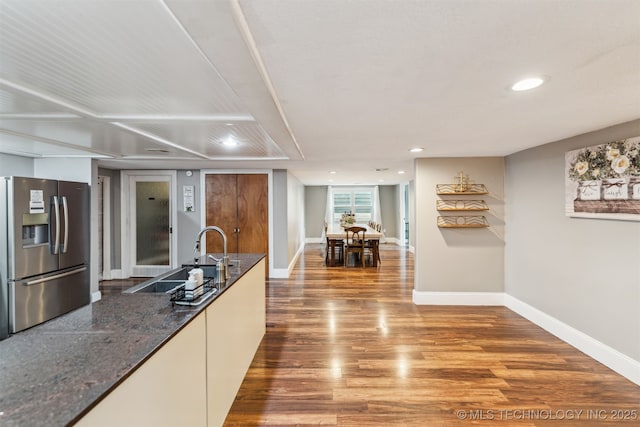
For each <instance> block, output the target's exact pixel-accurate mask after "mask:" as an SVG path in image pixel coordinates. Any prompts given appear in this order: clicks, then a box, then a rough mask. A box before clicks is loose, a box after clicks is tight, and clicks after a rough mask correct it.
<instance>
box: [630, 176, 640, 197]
mask: <svg viewBox="0 0 640 427" xmlns="http://www.w3.org/2000/svg"><path fill="white" fill-rule="evenodd" d="M629 198H630V199H633V200H640V175H636V176H632V177H630V178H629Z"/></svg>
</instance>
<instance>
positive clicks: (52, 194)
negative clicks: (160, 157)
mask: <svg viewBox="0 0 640 427" xmlns="http://www.w3.org/2000/svg"><path fill="white" fill-rule="evenodd" d="M89 206H90V200H89V186H88V184H86V183H80V182H69V181H55V180H48V179H37V178H22V177H4V178H0V281H1V288H0V339H3V338H6V337H7V336H8V335H9V334H10V333H15V332H19V331H21V330H23V329H27V328H29V327H31V326H34V325H37V324H38V323H42V322H44V321H46V320H49V319H52V318H54V317H56V316H59V315H60V314H63V313H66V312H68V311H71V310H73V309H75V308H78V307H81V306H83V305H86V304H88V303H89V302H90V301H91V295H90V287H89V280H90V279H89V220H90V211H89Z"/></svg>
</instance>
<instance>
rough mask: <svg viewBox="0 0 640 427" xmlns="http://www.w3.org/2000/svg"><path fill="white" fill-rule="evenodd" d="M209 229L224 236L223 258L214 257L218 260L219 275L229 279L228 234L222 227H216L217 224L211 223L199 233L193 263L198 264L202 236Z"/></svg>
mask: <svg viewBox="0 0 640 427" xmlns="http://www.w3.org/2000/svg"><path fill="white" fill-rule="evenodd" d="M207 231H217V232H218V234H220V236H222V250H223V256H222V258H220V259H218V258H214V257H213V256H212V257H211V258H213V259H214V260H215V261H216V268H217V269H218V277H219V278H221V279H224V280H225V281H226V280H228V279H229V256H228V255H227V235H226V234H224V231H222V229H221V228H220V227H216V226H215V225H210V226H209V227H205V228H203V229H202V230H200V232H199V233H198V237H197V238H196V246H195V247H194V248H193V253H194V259H193V263H194V264H195V265H196V266H197V265H198V262H199V259H200V257H199V256H198V255H197V254H198V251H199V250H200V240H201V239H202V236H203V235H204V234H205V233H206V232H207Z"/></svg>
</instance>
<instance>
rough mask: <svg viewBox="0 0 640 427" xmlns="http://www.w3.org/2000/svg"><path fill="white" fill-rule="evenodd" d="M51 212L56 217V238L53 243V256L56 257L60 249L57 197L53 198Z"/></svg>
mask: <svg viewBox="0 0 640 427" xmlns="http://www.w3.org/2000/svg"><path fill="white" fill-rule="evenodd" d="M53 212H54V214H55V217H56V237H55V239H54V243H53V254H54V255H58V250H59V248H60V207H59V206H58V196H53Z"/></svg>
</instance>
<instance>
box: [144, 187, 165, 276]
mask: <svg viewBox="0 0 640 427" xmlns="http://www.w3.org/2000/svg"><path fill="white" fill-rule="evenodd" d="M169 247H170V245H169V183H168V182H166V181H165V182H136V265H166V266H168V265H169Z"/></svg>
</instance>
